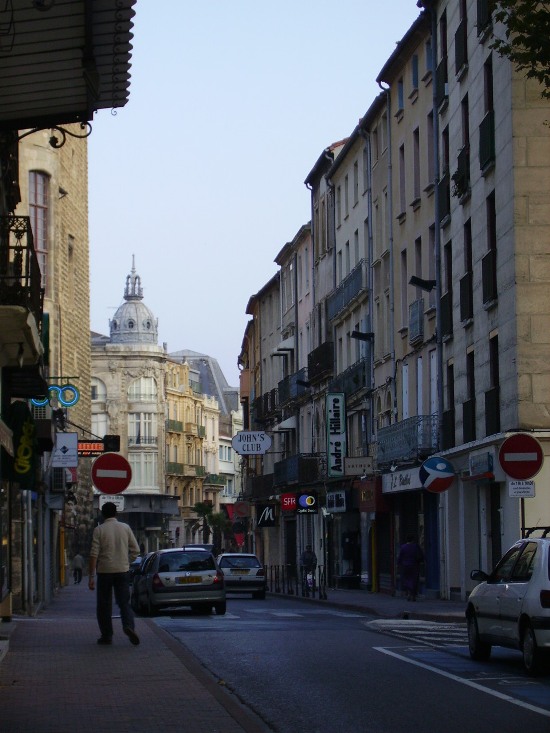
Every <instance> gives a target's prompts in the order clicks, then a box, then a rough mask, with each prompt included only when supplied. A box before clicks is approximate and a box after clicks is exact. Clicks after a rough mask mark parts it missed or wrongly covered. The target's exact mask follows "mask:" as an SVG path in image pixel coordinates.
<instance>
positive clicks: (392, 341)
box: [378, 82, 397, 422]
mask: <svg viewBox="0 0 550 733" xmlns="http://www.w3.org/2000/svg"><path fill="white" fill-rule="evenodd" d="M378 86H379V87H380V89H382V91H383V92H385V93H386V109H387V113H388V115H387V136H388V211H387V212H386V215H387V222H388V248H389V252H390V317H391V319H390V357H391V362H392V365H393V375H394V376H393V379H392V382H391V391H392V402H393V421H394V422H397V379H396V377H397V364H396V361H395V291H394V274H393V190H392V186H393V165H392V137H391V97H390V88H389V87H383V86H382V82H378Z"/></svg>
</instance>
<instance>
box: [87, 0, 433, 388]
mask: <svg viewBox="0 0 550 733" xmlns="http://www.w3.org/2000/svg"><path fill="white" fill-rule="evenodd" d="M418 14H419V9H418V8H417V6H416V0H387V1H386V2H384V3H379V2H376V1H375V0H340V1H339V2H333V1H329V0H277V2H268V1H267V0H194V1H192V0H137V4H136V16H135V19H134V40H133V54H132V69H131V75H132V78H131V84H130V97H129V101H128V103H127V104H126V106H125V107H124V108H123V109H120V110H117V113H116V115H112V114H110V113H109V112H108V111H102V112H100V113H98V114H97V115H96V117H95V120H94V122H93V132H92V134H91V136H90V138H89V187H90V194H89V219H90V258H91V273H90V275H91V328H92V330H94V331H98V332H99V333H104V334H108V333H109V325H108V324H109V319H111V318H112V317H113V314H114V312H115V309H116V308H117V307H118V306H119V305H120V304H121V303H122V302H123V293H124V285H125V280H126V276H127V275H128V273H129V272H130V270H131V266H132V255H135V258H136V270H137V272H138V273H139V275H140V276H141V282H142V285H143V291H144V298H143V302H144V303H145V304H146V305H148V306H149V308H150V309H151V310H152V311H153V313H154V315H155V316H156V317H157V318H158V323H159V344H162V343H163V342H167V344H168V350H169V351H178V350H181V349H191V350H192V351H198V352H201V353H206V354H208V355H209V356H212V357H214V358H216V359H217V360H218V361H219V363H220V366H221V368H222V370H223V372H224V374H225V377H226V379H227V381H228V382H229V384H230V385H231V386H234V387H238V384H239V382H238V375H239V370H238V368H237V358H238V355H239V352H240V347H241V343H242V339H243V335H244V329H245V327H246V324H247V322H248V320H249V318H250V317H249V316H247V315H246V313H245V309H246V305H247V303H248V300H249V299H250V297H251V296H252V295H254V294H255V293H257V292H258V291H259V290H261V288H262V287H263V286H264V285H265V284H266V283H267V282H268V281H269V280H270V279H271V277H272V276H273V275H274V274H275V273H276V272H277V269H278V268H277V265H276V264H275V262H274V258H275V257H276V255H277V254H278V252H279V251H280V250H281V249H282V247H283V246H284V245H285V244H286V243H287V242H289V241H291V240H292V239H293V238H294V235H295V234H296V233H297V232H298V230H299V229H300V227H301V226H302V225H303V224H306V223H307V222H308V221H309V220H310V197H309V191H308V189H307V188H306V186H305V185H304V179H305V178H306V176H307V175H308V173H309V172H310V170H311V169H312V167H313V166H314V164H315V162H316V160H317V158H318V157H319V155H320V154H321V153H322V151H323V149H324V148H326V147H327V146H328V145H330V144H331V143H333V142H335V141H337V140H341V139H343V138H345V137H347V136H348V135H349V134H350V133H351V132H352V131H353V129H354V128H355V126H356V124H357V122H358V120H359V118H360V117H361V116H362V115H363V114H364V113H365V112H366V111H367V109H368V108H369V107H370V105H371V103H372V101H373V100H374V99H375V97H376V96H377V95H378V94H379V92H380V88H379V87H378V85H377V84H376V81H375V79H376V77H377V75H378V73H379V72H380V70H381V69H382V67H383V65H384V63H385V62H386V60H387V58H388V56H389V55H390V54H391V53H392V51H393V50H394V48H395V44H396V42H397V41H399V40H400V39H401V38H402V37H403V35H404V34H405V32H406V31H407V30H408V28H409V27H410V25H411V24H412V22H413V21H414V20H415V18H416V17H417V16H418Z"/></svg>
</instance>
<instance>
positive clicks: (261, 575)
mask: <svg viewBox="0 0 550 733" xmlns="http://www.w3.org/2000/svg"><path fill="white" fill-rule="evenodd" d="M129 579H130V588H131V599H132V608H133V609H134V610H135V611H136V613H140V614H144V615H149V616H153V615H155V614H156V613H157V612H158V611H160V610H162V609H165V608H174V607H189V608H191V609H192V610H194V611H197V612H199V613H210V612H211V610H212V608H213V609H214V610H215V611H216V613H217V614H219V615H223V614H225V612H226V608H227V600H226V598H227V595H226V594H227V592H232V591H236V592H248V593H252V595H253V597H254V598H265V592H266V578H265V571H264V568H263V565H262V564H261V563H260V561H259V560H258V558H257V557H256V555H252V554H248V553H224V554H222V555H220V556H219V557H218V558H217V559H216V558H214V556H213V555H212V552H211V550H210V549H209V547H208V546H204V545H203V546H200V545H186V546H184V547H179V548H170V549H164V550H156V551H155V552H149V553H148V554H146V555H144V556H143V557H138V558H136V560H134V562H133V563H132V565H131V567H130V572H129Z"/></svg>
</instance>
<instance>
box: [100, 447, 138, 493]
mask: <svg viewBox="0 0 550 733" xmlns="http://www.w3.org/2000/svg"><path fill="white" fill-rule="evenodd" d="M131 480H132V468H131V466H130V464H129V463H128V461H127V460H126V458H124V456H121V455H120V453H102V454H101V455H100V456H98V457H97V458H96V459H95V461H94V462H93V463H92V482H93V484H94V486H95V487H96V489H99V491H101V492H102V493H103V494H120V493H121V492H122V491H124V489H127V488H128V486H129V485H130V481H131Z"/></svg>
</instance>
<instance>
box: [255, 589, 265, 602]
mask: <svg viewBox="0 0 550 733" xmlns="http://www.w3.org/2000/svg"><path fill="white" fill-rule="evenodd" d="M252 597H253V598H258V599H259V600H260V601H264V600H265V590H257V591H256V592H255V593H253V594H252Z"/></svg>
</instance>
